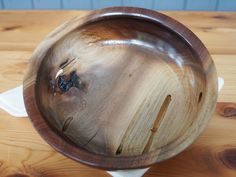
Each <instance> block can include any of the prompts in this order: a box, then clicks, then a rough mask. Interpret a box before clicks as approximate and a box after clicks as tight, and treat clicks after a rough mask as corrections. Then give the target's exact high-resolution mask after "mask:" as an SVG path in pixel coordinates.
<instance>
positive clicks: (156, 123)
mask: <svg viewBox="0 0 236 177" xmlns="http://www.w3.org/2000/svg"><path fill="white" fill-rule="evenodd" d="M170 101H171V95H167V96H166V98H165V100H164V102H163V104H162V105H161V108H160V111H159V112H158V114H157V117H156V119H155V121H154V123H153V126H152V128H151V130H150V131H151V134H150V136H149V139H148V141H147V144H146V146H145V147H144V150H143V153H142V154H145V153H147V152H149V150H150V148H151V145H152V142H153V139H154V135H155V133H156V131H157V129H158V127H159V126H160V124H161V122H162V120H163V119H164V117H165V114H166V111H167V108H168V107H169V105H170Z"/></svg>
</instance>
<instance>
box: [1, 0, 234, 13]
mask: <svg viewBox="0 0 236 177" xmlns="http://www.w3.org/2000/svg"><path fill="white" fill-rule="evenodd" d="M108 6H138V7H144V8H149V9H154V10H194V11H195V10H198V11H236V0H0V9H80V10H88V9H98V8H103V7H108Z"/></svg>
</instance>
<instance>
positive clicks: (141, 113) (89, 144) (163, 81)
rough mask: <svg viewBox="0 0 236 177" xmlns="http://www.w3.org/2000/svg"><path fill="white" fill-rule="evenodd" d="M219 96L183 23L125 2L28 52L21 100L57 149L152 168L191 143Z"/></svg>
mask: <svg viewBox="0 0 236 177" xmlns="http://www.w3.org/2000/svg"><path fill="white" fill-rule="evenodd" d="M216 100H217V75H216V69H215V66H214V63H213V61H212V59H211V57H210V55H209V52H208V51H207V49H206V48H205V46H204V45H203V44H202V42H201V41H200V40H199V39H198V38H197V37H196V35H194V34H193V33H192V32H191V31H190V30H189V29H188V28H186V27H185V26H184V25H182V24H180V23H179V22H177V21H175V20H174V19H172V18H170V17H168V16H166V15H163V14H161V13H158V12H155V11H151V10H147V9H141V8H131V7H115V8H107V9H102V10H96V11H93V12H92V13H90V14H89V15H86V16H84V17H82V18H78V17H75V18H73V19H71V20H70V21H68V22H66V23H64V24H62V25H61V26H60V27H58V28H56V29H55V30H54V31H53V32H52V33H50V34H49V35H48V36H47V37H46V38H45V39H44V41H43V42H42V43H41V44H40V45H39V46H38V47H37V49H36V50H35V51H34V53H33V55H32V57H31V59H30V63H29V66H28V71H27V74H26V76H25V78H24V101H25V105H26V109H27V112H28V114H29V117H30V118H31V121H32V123H33V125H34V126H35V128H36V130H37V131H38V132H39V134H40V135H41V136H42V137H43V138H44V139H45V140H46V141H47V142H48V143H49V144H50V145H51V146H52V147H54V148H55V149H56V150H57V151H59V152H61V153H62V154H64V155H66V156H67V157H70V158H72V159H74V160H76V161H79V162H82V163H84V164H87V165H90V166H94V167H98V168H103V169H113V170H115V169H129V168H141V167H147V166H150V165H152V164H154V163H156V162H159V161H162V160H165V159H167V158H170V157H172V156H174V155H176V154H178V153H179V152H181V151H183V150H184V149H185V148H187V147H188V146H189V145H190V144H191V143H192V142H193V141H194V140H195V139H196V138H197V137H198V136H199V134H200V133H201V132H202V131H203V129H204V127H206V125H207V122H208V120H209V119H210V118H211V116H212V113H213V111H214V108H215V105H216Z"/></svg>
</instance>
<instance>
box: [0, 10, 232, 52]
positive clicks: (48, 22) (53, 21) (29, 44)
mask: <svg viewBox="0 0 236 177" xmlns="http://www.w3.org/2000/svg"><path fill="white" fill-rule="evenodd" d="M85 13H87V12H85V11H57V12H56V13H55V11H43V12H40V11H2V12H1V14H0V19H1V20H0V31H1V33H0V39H1V41H0V50H28V51H32V50H33V49H34V48H35V47H36V46H37V44H38V42H40V41H41V40H42V39H43V38H44V37H45V36H46V35H47V34H48V33H49V32H50V31H52V30H53V29H54V28H55V27H57V26H58V25H59V24H61V23H63V22H65V21H66V20H68V19H70V18H72V17H74V16H83V15H85ZM165 14H167V15H169V16H171V17H173V18H175V19H177V20H179V21H180V22H181V23H183V24H184V25H186V26H187V27H189V28H190V29H191V30H192V31H193V32H194V33H195V34H196V35H197V36H198V37H199V38H200V39H201V40H202V41H203V43H204V44H205V45H206V47H207V48H208V49H209V50H210V52H211V53H214V54H236V23H235V21H236V16H235V13H220V12H219V13H207V12H201V13H197V12H181V13H179V12H166V13H165ZM222 44H223V45H222Z"/></svg>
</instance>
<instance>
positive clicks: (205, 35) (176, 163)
mask: <svg viewBox="0 0 236 177" xmlns="http://www.w3.org/2000/svg"><path fill="white" fill-rule="evenodd" d="M85 13H87V12H82V11H0V62H1V64H0V92H3V91H5V90H8V89H10V88H13V87H16V86H18V85H20V84H21V83H22V79H23V75H24V72H25V69H26V66H27V63H28V59H29V57H30V56H31V54H32V51H33V50H34V48H35V47H36V46H37V44H38V43H39V42H40V41H41V40H42V39H43V38H44V37H45V36H46V35H47V34H48V33H49V32H50V31H51V30H52V29H54V28H55V27H56V26H58V25H59V24H60V23H62V22H64V21H65V20H68V19H70V18H72V17H74V16H82V15H84V14H85ZM166 14H167V15H170V16H171V17H173V18H175V19H177V20H179V21H180V22H182V23H183V24H185V25H186V26H188V27H189V28H190V29H191V30H192V31H193V32H194V33H195V34H196V35H197V36H198V37H199V38H200V39H201V40H202V41H203V43H204V44H205V45H206V47H207V48H208V49H209V51H210V53H211V55H212V57H213V59H214V62H215V64H216V67H217V71H218V75H219V76H222V77H224V79H225V86H224V88H223V90H222V91H221V92H220V95H219V97H218V102H236V13H215V12H211V13H209V12H204V13H198V12H166ZM218 106H219V104H218ZM226 106H227V104H226ZM232 111H235V110H232V109H231V112H232ZM17 174H25V176H21V177H28V176H30V177H80V176H81V177H83V176H84V177H91V176H96V177H106V176H107V177H108V176H109V175H108V174H107V173H105V172H104V171H102V170H97V169H93V168H90V167H87V166H85V165H81V164H79V163H76V162H74V161H72V160H70V159H68V158H66V157H64V156H63V155H61V154H59V153H57V152H55V151H54V150H53V149H52V148H51V147H50V146H49V145H47V144H46V143H45V142H44V141H43V140H42V138H41V137H40V136H39V135H38V134H37V133H36V131H35V130H34V128H33V127H32V125H31V123H30V121H29V119H28V118H22V119H15V118H13V117H12V116H10V115H8V114H7V113H6V112H4V111H3V110H0V176H1V177H5V176H8V177H10V176H11V177H16V176H19V175H17ZM145 176H146V177H151V176H158V177H177V176H179V177H205V176H206V177H235V176H236V117H235V116H233V117H225V116H220V115H219V114H218V113H217V111H216V113H215V115H214V116H213V118H212V119H211V121H210V123H209V125H208V127H207V129H206V130H205V131H204V133H202V135H201V136H200V137H199V138H198V139H197V141H196V142H195V143H194V144H193V145H192V146H190V147H189V148H188V149H187V150H185V151H184V152H182V153H181V154H179V155H177V156H175V157H174V158H172V159H169V160H166V161H164V162H161V163H159V164H156V165H154V166H153V167H152V168H151V169H150V170H149V171H148V172H147V173H146V174H145Z"/></svg>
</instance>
